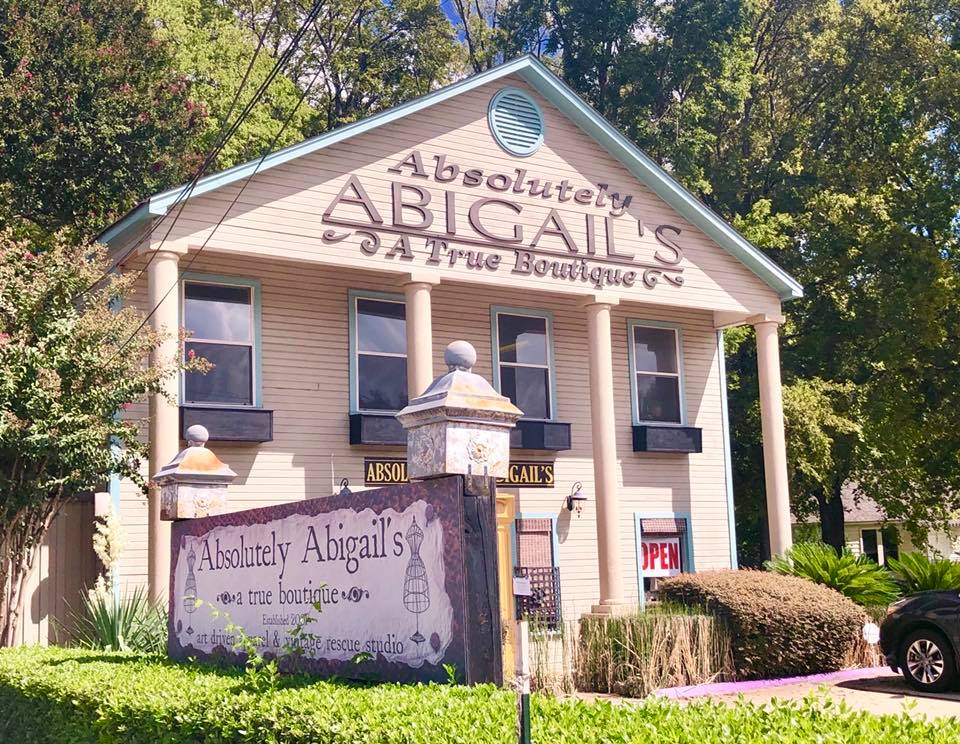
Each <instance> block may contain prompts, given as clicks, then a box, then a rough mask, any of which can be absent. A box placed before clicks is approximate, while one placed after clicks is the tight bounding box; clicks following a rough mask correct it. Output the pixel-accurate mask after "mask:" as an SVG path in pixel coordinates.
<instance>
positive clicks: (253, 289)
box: [178, 272, 263, 408]
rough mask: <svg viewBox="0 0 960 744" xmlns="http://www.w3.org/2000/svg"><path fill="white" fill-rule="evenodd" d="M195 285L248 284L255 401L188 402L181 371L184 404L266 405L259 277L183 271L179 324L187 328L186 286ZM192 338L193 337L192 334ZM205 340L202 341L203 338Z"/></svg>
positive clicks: (182, 402) (193, 405)
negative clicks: (244, 402)
mask: <svg viewBox="0 0 960 744" xmlns="http://www.w3.org/2000/svg"><path fill="white" fill-rule="evenodd" d="M188 283H193V284H214V285H219V286H227V287H246V288H248V289H249V290H250V295H251V298H250V299H251V302H250V312H251V314H252V317H251V331H252V336H253V339H252V342H251V343H252V345H253V359H252V362H253V379H252V380H251V381H250V382H251V394H252V402H251V403H250V405H243V404H237V403H213V402H200V403H188V402H187V400H186V397H187V396H186V380H185V376H184V374H183V372H181V373H180V381H179V386H178V395H179V399H180V405H181V406H191V407H195V408H263V334H262V327H261V326H262V316H263V306H262V302H261V284H260V280H259V279H250V278H247V277H239V276H227V275H224V274H204V273H202V272H184V273H183V274H181V275H180V282H179V290H180V297H179V302H180V307H179V310H180V325H181V326H182V327H183V328H186V327H187V312H186V285H187V284H188ZM191 338H193V337H191ZM201 343H203V341H201ZM207 343H223V344H227V345H232V346H246V345H247V344H241V343H237V342H236V341H223V342H221V341H215V340H213V339H207Z"/></svg>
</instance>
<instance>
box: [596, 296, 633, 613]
mask: <svg viewBox="0 0 960 744" xmlns="http://www.w3.org/2000/svg"><path fill="white" fill-rule="evenodd" d="M613 304H615V303H614V302H607V301H604V302H593V303H590V304H588V305H587V306H586V309H587V339H588V348H589V369H590V424H591V429H590V436H591V439H592V440H593V479H594V488H595V489H596V509H597V557H598V559H599V568H600V602H599V604H597V605H594V606H593V612H595V613H604V614H614V613H616V612H618V611H622V609H623V608H625V605H626V603H625V601H624V592H623V565H622V553H621V549H620V503H619V493H618V490H619V483H618V480H617V426H616V414H615V411H614V407H613V349H612V344H611V338H610V309H611V307H612V305H613Z"/></svg>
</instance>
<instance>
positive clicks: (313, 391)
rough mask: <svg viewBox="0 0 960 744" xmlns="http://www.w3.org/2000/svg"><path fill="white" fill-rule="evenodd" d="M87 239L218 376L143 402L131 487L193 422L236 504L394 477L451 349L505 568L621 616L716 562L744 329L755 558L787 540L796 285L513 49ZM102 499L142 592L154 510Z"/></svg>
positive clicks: (726, 512) (160, 578)
mask: <svg viewBox="0 0 960 744" xmlns="http://www.w3.org/2000/svg"><path fill="white" fill-rule="evenodd" d="M101 237H102V240H104V241H105V242H107V243H108V244H109V245H110V247H111V249H112V251H113V255H114V256H115V257H116V259H117V260H118V261H120V263H121V266H122V269H123V270H124V271H135V272H142V275H143V281H142V286H141V289H140V294H139V295H138V296H137V297H136V300H135V301H136V302H137V303H139V304H140V305H141V306H142V307H144V308H150V309H151V310H152V311H153V314H152V316H151V318H152V322H153V323H155V324H156V325H158V326H161V327H164V328H166V329H168V330H171V331H175V330H176V329H177V328H180V327H183V328H186V329H187V331H189V332H190V334H191V336H190V338H189V339H188V341H187V342H186V353H187V354H197V355H201V356H203V357H205V358H207V359H208V360H210V361H211V362H213V363H214V364H215V365H216V366H215V368H214V370H213V371H212V372H210V373H209V374H207V375H205V376H204V375H199V374H194V373H191V374H187V375H185V376H184V378H183V379H181V380H180V381H179V383H178V382H172V383H171V388H170V395H171V400H173V401H179V405H177V403H176V402H172V403H171V402H167V401H165V400H164V399H163V398H160V397H158V398H156V399H155V400H152V401H150V403H149V409H150V410H149V413H150V424H149V437H150V444H151V462H150V470H151V472H156V471H157V469H158V468H159V467H160V466H161V465H162V464H164V463H165V462H167V461H169V460H170V459H171V458H172V457H173V456H174V455H175V454H176V452H177V450H178V448H179V447H180V446H181V445H182V434H183V431H184V430H185V428H186V427H187V426H188V425H190V424H193V423H202V424H203V425H205V426H206V427H207V428H208V429H209V430H210V432H211V445H210V446H211V447H213V448H214V449H215V450H216V452H217V454H218V455H219V456H220V457H221V459H223V460H224V461H225V462H227V463H229V465H230V466H231V467H232V468H233V469H234V470H236V471H237V473H238V474H239V476H238V478H237V480H236V482H235V483H234V485H232V486H231V488H230V498H231V503H232V506H233V507H235V508H237V509H242V508H247V507H254V506H263V505H267V504H272V503H276V502H282V501H289V500H296V499H306V498H315V497H321V496H325V495H328V494H330V493H333V492H335V491H338V490H339V489H340V487H341V481H342V480H343V479H347V480H348V481H349V487H350V488H351V489H354V490H355V489H358V488H364V487H369V486H372V485H375V484H377V483H383V482H393V481H395V480H396V479H397V478H402V477H403V473H402V469H401V468H400V466H399V465H398V464H397V463H396V462H395V461H396V460H402V459H403V458H404V455H405V452H404V446H403V445H404V442H405V439H404V437H403V433H402V430H401V428H400V426H399V425H398V424H397V422H396V421H395V419H394V418H393V414H394V413H395V412H396V411H397V410H398V409H400V408H402V407H403V406H404V405H405V404H406V402H407V399H408V397H411V396H413V395H416V394H418V393H419V392H421V391H422V390H423V389H424V388H425V387H426V386H427V384H428V383H429V382H430V381H431V380H432V378H433V377H434V376H435V375H437V374H439V373H441V372H442V371H445V370H444V369H443V368H442V356H443V349H444V347H445V346H446V345H447V343H448V342H450V341H453V340H456V339H465V340H467V341H469V342H470V343H471V344H473V346H474V347H475V348H476V350H477V352H478V357H479V358H478V362H477V368H476V370H475V371H477V372H479V373H480V374H482V375H483V376H485V377H487V379H489V380H491V381H492V382H493V384H494V386H495V387H497V388H498V389H499V390H500V391H501V392H503V393H504V394H506V395H509V396H510V398H511V399H513V400H514V402H515V403H516V404H517V405H518V406H519V407H520V408H521V409H522V410H523V411H524V413H525V417H524V419H523V420H522V421H521V422H520V425H519V427H518V428H517V430H516V431H515V432H514V438H513V440H512V444H513V450H512V460H513V462H514V464H515V468H514V470H515V472H514V475H513V477H512V479H511V482H509V483H505V484H504V490H505V491H507V492H510V493H513V494H515V496H516V497H517V512H518V515H517V516H518V521H517V522H516V528H515V541H514V542H515V545H516V548H517V550H516V551H515V553H516V555H515V560H516V562H517V568H518V572H519V573H521V574H523V573H526V574H529V575H532V576H534V583H537V582H539V583H541V584H542V585H543V586H542V587H541V589H542V592H541V593H543V592H548V590H551V591H552V588H555V586H554V585H553V584H551V585H550V586H547V583H544V582H549V580H550V579H556V578H557V577H559V588H560V594H561V597H562V599H561V603H562V606H563V609H564V612H566V613H568V614H569V613H581V612H584V611H589V610H591V608H593V609H594V610H595V611H598V612H613V611H618V610H619V609H622V608H626V607H636V606H637V603H638V602H640V601H642V598H643V587H644V585H646V586H648V587H649V586H650V581H651V579H655V578H656V577H658V576H662V575H666V574H670V573H675V572H677V571H681V570H682V571H689V570H695V569H696V570H702V569H708V568H727V567H731V566H735V565H736V555H735V547H734V546H735V540H734V525H733V510H732V491H731V480H730V479H731V473H730V455H729V452H730V443H729V439H728V429H727V413H726V400H725V380H724V363H723V345H722V332H723V329H724V328H728V327H731V326H736V325H743V324H750V325H753V326H754V327H755V328H756V330H757V338H758V357H759V377H760V383H761V393H762V395H761V403H762V415H763V439H764V465H765V470H766V483H767V496H768V503H769V505H770V514H771V520H770V521H771V544H772V545H773V547H774V549H775V550H776V551H781V550H783V549H784V548H785V547H787V546H788V545H789V543H790V539H791V537H790V517H789V509H788V495H787V473H786V460H785V451H784V440H783V420H782V407H781V399H780V370H779V356H778V342H777V332H778V327H779V324H780V323H781V322H782V314H781V302H783V301H785V300H789V299H791V298H794V297H799V296H800V294H801V288H800V286H799V285H798V284H797V283H796V282H795V281H794V280H793V279H791V278H790V277H789V276H788V275H787V274H786V273H785V272H783V271H782V270H781V269H779V268H778V267H777V266H776V265H774V264H773V263H772V262H771V261H770V260H769V259H768V258H766V257H765V256H764V255H763V254H762V253H761V252H760V251H759V250H757V249H756V248H755V247H754V246H752V245H751V244H750V243H749V242H747V241H746V240H745V239H744V238H743V237H742V236H740V235H739V234H737V233H736V232H735V231H734V230H733V229H732V228H731V227H730V226H729V225H727V224H726V223H725V222H723V221H722V220H721V219H720V218H719V217H718V216H717V215H715V214H714V213H712V212H711V211H709V210H708V209H707V208H706V207H705V206H703V205H702V204H701V203H700V202H699V201H697V200H696V199H695V198H694V197H693V196H692V195H691V194H689V193H688V192H687V191H685V190H684V189H683V188H682V187H681V186H680V185H679V184H678V183H677V182H676V181H674V180H673V179H672V178H671V177H670V176H669V175H668V174H667V173H665V172H664V171H663V170H661V169H660V168H659V167H658V166H657V165H655V164H654V163H653V162H652V161H651V160H650V159H649V158H647V157H646V156H645V155H644V154H643V153H641V152H640V151H638V150H637V149H636V148H635V147H634V146H633V145H632V144H630V142H629V141H628V140H627V139H626V138H625V137H624V136H623V135H621V134H620V133H618V132H617V131H616V130H615V129H613V127H611V126H610V124H608V123H607V122H606V121H605V120H603V119H602V118H601V117H600V116H599V115H598V114H597V113H596V112H595V111H593V110H592V109H590V108H589V107H588V106H587V105H585V104H584V103H583V102H582V101H581V100H580V99H579V98H578V97H577V96H576V94H574V93H573V92H572V91H571V90H570V89H569V88H567V87H566V86H565V85H564V84H563V83H562V82H561V81H560V80H559V79H558V78H556V77H555V76H554V75H553V74H551V73H550V72H549V71H547V70H546V68H544V67H543V66H542V65H541V64H540V63H538V62H537V61H536V60H534V59H532V58H530V57H525V58H521V59H518V60H515V61H513V62H510V63H507V64H504V65H501V66H500V67H497V68H495V69H492V70H490V71H488V72H485V73H482V74H479V75H475V76H473V77H470V78H468V79H465V80H462V81H460V82H458V83H456V84H453V85H450V86H447V87H445V88H442V89H440V90H437V91H435V92H433V93H431V94H429V95H427V96H424V97H422V98H420V99H417V100H415V101H412V102H410V103H407V104H405V105H402V106H399V107H397V108H394V109H391V110H389V111H386V112H383V113H381V114H378V115H375V116H372V117H370V118H368V119H366V120H364V121H360V122H357V123H355V124H352V125H349V126H345V127H342V128H340V129H336V130H334V131H331V132H328V133H326V134H323V135H321V136H319V137H316V138H313V139H310V140H307V141H305V142H302V143H300V144H298V145H294V146H292V147H288V148H286V149H284V150H281V151H279V152H277V153H274V154H272V155H269V156H268V157H266V158H264V159H263V160H262V161H256V162H251V163H247V164H244V165H240V166H237V167H234V168H232V169H230V170H227V171H225V172H222V173H218V174H215V175H210V176H206V177H204V178H203V179H201V180H200V181H199V182H198V183H197V184H196V186H195V187H194V188H192V189H190V188H177V189H173V190H171V191H168V192H165V193H161V194H157V195H154V196H152V197H150V198H149V199H147V200H146V201H144V202H143V203H142V204H140V206H138V207H137V208H136V209H135V210H133V211H131V212H130V213H129V214H128V215H127V216H125V217H124V218H123V219H122V220H120V221H119V222H117V223H116V224H114V225H113V226H111V227H110V228H109V229H107V230H106V231H105V232H104V233H103V235H102V236H101ZM176 354H177V344H176V340H175V339H171V340H170V341H169V342H168V343H167V344H166V345H165V346H164V348H162V349H161V350H160V351H159V352H158V358H163V359H167V358H173V357H175V355H176ZM144 413H147V409H146V406H144V408H143V409H142V410H133V411H130V412H128V415H142V414H144ZM571 494H575V497H574V498H570V496H571ZM112 495H113V499H114V501H115V505H116V507H117V508H118V509H119V511H120V514H121V515H122V519H123V521H124V523H125V524H126V526H127V528H128V531H129V533H130V541H129V544H128V547H127V549H126V552H125V554H124V556H123V561H122V567H121V573H122V582H123V583H124V584H125V585H128V586H131V585H135V584H145V583H146V584H149V585H150V586H151V587H152V589H153V591H154V592H155V593H157V594H161V593H163V592H165V591H166V587H167V583H168V577H167V571H168V561H169V545H168V540H169V537H168V534H169V528H168V526H167V525H165V524H164V523H162V522H160V521H159V519H158V509H157V503H156V494H153V495H152V496H151V498H150V499H149V504H148V500H147V499H145V498H144V497H143V496H141V495H140V494H139V493H138V492H137V491H136V490H135V489H134V487H133V486H132V485H131V484H126V483H115V484H114V487H113V491H112ZM568 507H569V508H568ZM644 562H646V564H647V567H646V569H644V568H643V564H644Z"/></svg>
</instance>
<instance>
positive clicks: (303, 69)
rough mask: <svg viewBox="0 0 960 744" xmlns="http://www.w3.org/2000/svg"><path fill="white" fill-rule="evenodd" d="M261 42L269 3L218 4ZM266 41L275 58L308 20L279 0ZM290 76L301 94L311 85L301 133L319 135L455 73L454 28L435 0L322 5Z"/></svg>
mask: <svg viewBox="0 0 960 744" xmlns="http://www.w3.org/2000/svg"><path fill="white" fill-rule="evenodd" d="M223 2H224V4H225V6H226V7H228V8H229V9H230V10H231V11H232V12H233V13H234V14H235V16H236V17H237V18H238V19H239V20H240V22H241V23H242V24H243V25H244V26H246V27H247V28H249V29H251V31H253V32H254V33H256V34H257V36H259V35H260V34H261V33H263V29H264V27H265V26H266V24H267V23H268V22H270V21H271V19H272V18H274V13H273V6H274V4H273V2H272V0H254V2H248V1H247V0H243V1H242V2H241V0H223ZM277 7H278V11H277V13H276V15H275V20H274V21H273V22H272V23H271V25H270V27H269V28H270V29H272V31H270V33H268V38H269V39H270V40H271V47H270V48H271V51H272V53H273V54H274V56H276V55H279V54H280V53H281V52H282V50H283V49H284V48H286V45H287V43H288V42H289V39H290V38H291V36H292V35H293V34H294V33H295V31H296V29H297V28H299V26H300V24H301V23H302V22H303V20H304V17H305V15H306V11H305V10H304V8H303V7H302V6H301V5H300V4H299V3H298V2H297V1H296V0H279V4H278V6H277ZM300 50H301V51H300V53H299V54H298V55H297V57H296V62H295V64H294V65H293V66H292V69H291V70H290V71H289V72H288V74H289V76H290V77H291V78H292V79H293V80H295V81H297V83H298V84H299V85H300V87H301V89H303V88H305V87H306V86H307V85H309V83H310V82H311V81H314V80H316V82H317V84H316V86H315V87H314V88H313V89H312V90H311V91H310V94H309V96H308V98H307V100H308V102H309V103H310V104H311V105H312V106H313V108H314V109H315V112H316V114H315V116H314V119H313V121H312V122H311V124H310V125H309V127H308V128H307V132H308V133H310V134H314V133H318V132H323V131H326V130H329V129H332V128H334V127H337V126H340V125H342V124H346V123H349V122H352V121H356V120H357V119H361V118H363V117H365V116H368V115H369V114H372V113H375V112H377V111H380V110H383V109H385V108H389V107H391V106H394V105H396V104H398V103H403V102H405V101H408V100H410V99H411V98H415V97H417V96H420V95H423V94H425V93H428V92H430V90H432V89H433V88H434V86H435V85H436V84H437V83H438V82H440V81H446V80H447V79H448V78H449V76H450V74H451V72H452V71H453V69H454V67H455V64H456V61H457V53H458V48H457V45H456V42H455V39H454V32H453V27H452V26H451V25H450V21H449V20H448V19H447V17H446V16H445V15H444V13H443V11H442V10H441V9H440V7H439V4H438V3H436V2H434V1H433V0H393V1H392V2H383V0H332V1H331V2H328V3H326V4H325V5H324V6H323V8H322V10H321V13H320V15H319V17H318V18H317V21H316V23H315V24H313V28H312V30H311V31H310V32H308V33H307V34H305V35H304V36H303V40H302V43H301V45H300Z"/></svg>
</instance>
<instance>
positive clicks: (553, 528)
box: [510, 512, 560, 573]
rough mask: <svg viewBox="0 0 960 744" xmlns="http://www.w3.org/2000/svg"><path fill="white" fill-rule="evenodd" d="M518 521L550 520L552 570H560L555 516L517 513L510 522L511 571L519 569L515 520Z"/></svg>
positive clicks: (552, 514) (538, 513)
mask: <svg viewBox="0 0 960 744" xmlns="http://www.w3.org/2000/svg"><path fill="white" fill-rule="evenodd" d="M518 519H549V520H550V529H551V534H550V538H551V540H552V542H553V548H552V550H553V568H560V535H559V533H558V532H557V515H556V514H555V513H550V512H517V513H516V514H514V515H513V519H512V520H511V522H510V551H511V553H512V555H511V557H512V558H513V560H512V564H513V565H512V566H511V573H512V569H514V568H520V564H519V563H518V561H519V559H520V551H519V549H518V547H517V520H518Z"/></svg>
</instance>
